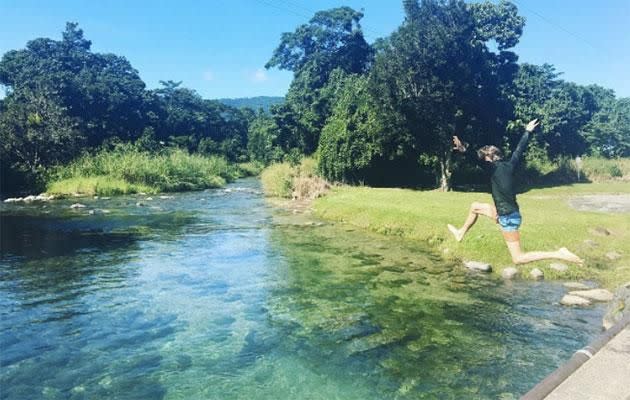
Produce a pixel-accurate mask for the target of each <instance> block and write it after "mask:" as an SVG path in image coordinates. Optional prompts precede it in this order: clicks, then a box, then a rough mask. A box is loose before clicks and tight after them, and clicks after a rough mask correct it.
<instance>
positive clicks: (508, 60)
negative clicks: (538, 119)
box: [370, 0, 524, 190]
mask: <svg viewBox="0 0 630 400" xmlns="http://www.w3.org/2000/svg"><path fill="white" fill-rule="evenodd" d="M404 7H405V12H406V16H405V21H404V22H403V24H402V26H401V27H400V28H399V29H398V30H397V31H395V32H394V33H393V34H392V35H391V37H390V38H388V39H387V40H386V41H383V42H381V43H380V44H379V46H378V47H379V52H378V54H377V56H376V60H375V62H374V67H373V71H372V74H371V80H372V83H371V85H370V86H371V88H372V94H373V98H374V99H377V100H378V101H379V103H380V104H379V107H380V108H381V109H383V110H388V111H391V112H390V115H391V117H390V126H392V128H394V129H393V133H392V135H391V138H390V139H388V140H386V142H389V143H390V144H389V147H390V148H392V149H395V151H396V153H394V154H391V155H390V158H392V159H394V158H403V159H407V160H416V165H417V160H419V159H420V158H421V156H422V158H423V159H424V160H429V161H430V160H434V162H433V163H434V165H435V167H436V172H437V174H438V177H439V185H440V187H441V188H442V189H443V190H448V189H449V188H450V183H451V182H450V178H451V174H452V169H453V163H452V158H451V147H452V146H451V137H452V135H454V134H459V135H460V136H464V137H466V139H467V140H468V141H471V142H473V143H475V142H478V141H485V142H489V143H492V142H496V141H498V140H500V136H499V135H500V133H501V132H502V127H501V125H502V124H504V123H505V121H506V120H507V117H508V116H510V110H509V102H508V101H507V99H506V98H504V96H503V95H502V93H503V90H502V85H505V84H507V83H508V82H509V81H510V79H511V74H512V73H513V72H515V71H516V66H515V61H516V56H515V55H514V54H513V53H510V52H507V51H505V49H507V48H509V47H511V46H514V45H515V44H516V42H517V41H518V37H519V36H520V33H521V32H522V26H523V24H524V19H523V18H521V17H519V16H518V15H517V13H516V7H514V6H513V5H511V4H510V3H507V2H501V3H500V4H499V5H492V4H491V3H485V4H484V5H483V7H481V6H479V7H477V6H474V5H473V6H468V5H466V3H464V2H463V1H456V0H451V1H437V0H423V1H422V2H420V3H418V2H417V1H416V2H414V1H411V0H409V1H405V2H404ZM488 15H490V16H493V17H492V18H490V17H487V18H485V16H488ZM480 16H484V18H481V17H480ZM490 40H495V41H496V42H497V43H498V45H499V49H500V53H498V54H495V53H493V52H492V51H490V50H489V48H488V46H487V42H488V41H490ZM480 132H481V133H480Z"/></svg>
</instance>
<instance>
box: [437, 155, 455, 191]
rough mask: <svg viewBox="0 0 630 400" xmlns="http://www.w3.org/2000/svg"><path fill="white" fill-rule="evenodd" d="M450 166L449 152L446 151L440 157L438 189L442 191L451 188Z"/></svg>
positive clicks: (451, 172)
mask: <svg viewBox="0 0 630 400" xmlns="http://www.w3.org/2000/svg"><path fill="white" fill-rule="evenodd" d="M452 167H453V165H452V159H451V153H450V152H448V153H446V154H444V156H443V157H442V158H441V159H440V190H441V191H443V192H448V191H450V190H451V175H453V170H452Z"/></svg>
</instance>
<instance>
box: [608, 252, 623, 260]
mask: <svg viewBox="0 0 630 400" xmlns="http://www.w3.org/2000/svg"><path fill="white" fill-rule="evenodd" d="M606 258H607V259H609V260H610V261H615V260H618V259H620V258H621V254H619V253H617V252H616V251H609V252H608V253H606Z"/></svg>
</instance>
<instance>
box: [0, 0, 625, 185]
mask: <svg viewBox="0 0 630 400" xmlns="http://www.w3.org/2000/svg"><path fill="white" fill-rule="evenodd" d="M403 7H404V10H405V18H404V20H403V21H402V22H401V25H400V26H399V27H398V28H397V29H396V30H395V31H394V32H392V34H391V35H389V36H387V37H385V38H381V39H378V40H376V42H375V43H373V44H369V43H367V42H366V40H365V38H364V36H363V31H362V28H361V24H360V21H361V19H362V18H363V13H362V12H359V11H356V10H353V9H352V8H350V7H339V8H333V9H330V10H323V11H319V12H317V13H315V15H314V16H313V18H311V19H310V20H309V21H308V22H307V23H305V24H302V25H299V26H298V27H297V28H296V29H295V30H294V31H293V32H286V33H283V34H282V36H281V38H280V42H279V44H278V47H277V48H276V49H275V50H274V52H273V53H272V54H271V57H270V60H269V61H268V63H267V65H266V67H267V68H274V67H275V68H280V69H284V70H288V71H292V72H293V74H294V78H293V81H292V82H291V85H290V87H289V90H288V93H287V95H286V97H285V98H284V99H283V101H277V100H280V99H273V98H263V99H260V100H262V101H263V103H264V105H263V110H261V109H260V108H259V107H255V108H256V110H253V109H251V108H235V107H232V106H230V105H226V104H225V102H226V101H225V100H223V101H216V100H207V99H203V98H202V97H201V96H199V95H198V94H197V93H196V92H195V91H194V90H191V89H188V88H183V87H181V82H175V81H170V80H169V81H163V82H162V87H160V88H158V89H155V90H147V89H146V87H145V84H144V82H143V81H142V80H141V79H140V77H139V75H138V72H137V71H136V70H135V69H134V68H133V67H132V66H131V65H130V63H129V62H128V61H127V60H126V59H125V58H124V57H121V56H118V55H113V54H101V53H95V52H93V51H91V42H90V41H89V40H87V39H86V38H85V37H84V36H83V32H82V30H81V29H79V28H78V25H77V24H75V23H68V24H67V26H66V30H65V31H64V32H63V37H62V39H61V40H52V39H46V38H38V39H35V40H32V41H30V42H28V43H27V45H26V48H25V49H21V50H12V51H9V52H7V53H5V54H4V55H3V57H2V59H1V60H0V85H2V86H3V87H5V88H6V89H7V90H6V91H7V97H6V98H5V99H3V100H0V156H1V165H0V167H1V175H2V176H1V179H2V181H1V189H2V192H3V193H5V192H7V191H15V190H18V189H20V188H21V187H28V188H32V187H34V186H36V185H37V184H38V182H40V183H41V177H42V176H44V174H43V173H44V171H46V170H47V169H50V167H51V166H54V165H60V164H61V165H63V164H66V163H68V162H70V161H71V160H73V159H75V158H76V157H79V156H81V155H82V154H84V153H85V152H86V151H87V152H88V154H93V153H95V152H96V151H98V149H100V148H101V147H105V148H111V147H112V146H114V145H116V144H117V143H128V142H133V143H135V144H134V146H136V148H138V149H140V150H141V151H143V152H145V153H146V154H150V153H152V154H157V153H160V152H163V151H164V150H165V149H169V148H177V149H182V150H183V151H185V152H187V153H190V154H197V153H199V154H201V155H204V156H210V155H212V156H220V157H223V158H225V159H226V160H228V161H230V162H233V163H236V162H247V161H254V162H259V163H264V164H271V163H275V162H284V161H286V162H289V163H291V164H293V165H297V164H298V163H299V161H300V159H301V158H302V157H304V156H310V155H314V156H315V157H316V158H317V159H318V161H319V172H320V173H321V174H322V175H323V176H324V177H325V178H327V179H329V180H332V181H343V182H355V183H359V182H363V183H367V184H372V185H383V186H393V185H404V186H418V185H432V186H439V187H441V188H442V189H444V190H447V189H448V188H450V186H451V185H452V183H453V180H457V179H461V180H462V181H466V182H469V181H471V179H473V180H474V178H475V176H478V173H477V172H476V170H475V167H474V164H473V163H472V162H471V160H470V158H467V157H455V156H454V155H453V152H452V150H451V137H452V136H453V135H458V136H459V137H461V138H462V139H463V140H464V141H466V142H468V143H469V144H470V146H471V148H474V147H476V146H481V145H484V144H494V145H497V146H499V147H501V148H503V149H504V150H506V151H507V152H509V150H510V149H511V148H513V147H514V146H515V144H516V143H517V141H518V138H519V137H520V135H521V133H522V131H523V125H524V123H526V122H527V121H528V120H530V119H533V118H540V119H541V121H542V124H541V127H540V129H539V130H538V132H537V133H536V134H535V135H534V138H533V139H532V141H531V143H530V149H529V151H528V152H527V156H526V160H527V162H528V167H527V168H526V169H525V170H526V171H531V170H535V171H536V173H537V174H538V176H542V175H544V174H546V173H547V172H548V171H549V170H550V169H549V165H567V160H568V159H569V158H573V157H575V156H578V155H589V156H597V157H608V158H614V157H628V156H630V128H629V127H630V99H627V98H621V99H619V98H617V97H615V94H614V92H613V91H612V90H609V89H605V88H602V87H600V86H597V85H590V86H581V85H577V84H574V83H571V82H566V81H564V80H562V79H561V78H560V76H561V74H560V73H559V72H557V71H556V70H555V68H554V67H553V66H551V65H548V64H543V65H530V64H519V63H518V56H517V55H516V54H515V53H514V52H513V51H512V50H511V49H513V48H514V46H515V45H516V44H517V43H518V41H519V38H520V36H521V34H522V32H523V27H524V25H525V19H524V18H523V17H522V16H520V15H519V14H518V10H517V7H516V6H515V5H514V4H513V3H511V2H509V1H505V0H501V1H499V2H497V3H495V2H490V1H485V2H480V3H467V2H464V1H463V0H420V1H419V0H404V1H403ZM252 100H255V99H252ZM272 103H273V104H272ZM231 104H233V105H235V106H238V107H240V106H242V105H243V104H242V103H239V102H236V103H235V102H232V103H231ZM249 104H251V102H250V103H249ZM267 106H268V109H264V108H265V107H267ZM470 153H473V152H469V154H470ZM84 157H89V156H84Z"/></svg>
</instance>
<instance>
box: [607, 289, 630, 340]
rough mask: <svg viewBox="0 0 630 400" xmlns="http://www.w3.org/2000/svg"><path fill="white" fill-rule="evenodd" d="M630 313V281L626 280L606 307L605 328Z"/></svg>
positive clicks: (608, 327)
mask: <svg viewBox="0 0 630 400" xmlns="http://www.w3.org/2000/svg"><path fill="white" fill-rule="evenodd" d="M629 313H630V282H626V283H625V284H624V285H622V286H621V287H620V288H619V289H617V290H616V291H615V295H614V297H613V300H612V301H611V302H610V304H609V305H608V308H607V309H606V314H605V315H604V318H603V321H602V323H603V326H604V329H610V328H611V327H612V326H613V325H615V324H616V323H617V322H619V321H621V320H622V319H623V318H624V315H627V314H629Z"/></svg>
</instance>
